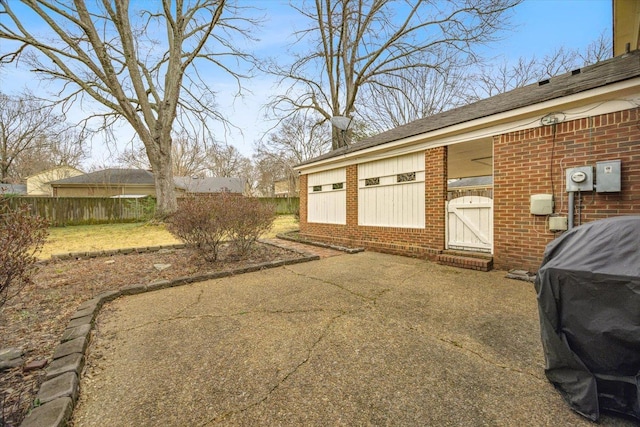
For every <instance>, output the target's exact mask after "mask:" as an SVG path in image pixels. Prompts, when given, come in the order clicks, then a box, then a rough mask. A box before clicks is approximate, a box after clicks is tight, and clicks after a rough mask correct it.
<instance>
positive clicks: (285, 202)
mask: <svg viewBox="0 0 640 427" xmlns="http://www.w3.org/2000/svg"><path fill="white" fill-rule="evenodd" d="M259 199H260V201H261V202H264V203H271V204H273V205H275V207H276V214H278V215H292V214H297V213H298V212H299V211H300V198H299V197H259Z"/></svg>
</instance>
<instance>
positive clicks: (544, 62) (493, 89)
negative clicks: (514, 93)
mask: <svg viewBox="0 0 640 427" xmlns="http://www.w3.org/2000/svg"><path fill="white" fill-rule="evenodd" d="M610 46H611V42H610V39H609V38H608V37H606V36H605V35H604V34H601V35H600V36H599V37H598V39H596V40H595V41H594V42H592V43H590V44H589V45H588V46H587V47H586V48H585V49H584V51H582V50H580V49H565V48H563V47H560V48H558V49H555V50H553V51H552V52H551V53H549V54H547V55H545V56H544V57H543V58H542V59H538V58H536V57H535V56H534V57H533V58H530V59H525V58H522V57H521V58H519V59H518V61H517V62H516V63H515V64H513V65H510V64H509V63H508V62H507V61H503V62H502V63H500V64H499V65H497V66H489V67H483V68H481V69H480V72H479V73H477V74H475V75H474V76H473V77H472V80H473V81H474V83H475V84H474V85H473V86H470V89H471V91H470V94H469V96H468V100H469V101H477V100H479V99H483V98H488V97H491V96H494V95H497V94H499V93H504V92H507V91H509V90H512V89H515V88H519V87H522V86H526V85H528V84H531V83H535V82H537V81H541V80H545V79H549V78H552V77H554V76H557V75H559V74H563V73H567V72H569V71H572V70H575V69H577V68H580V67H584V66H587V65H591V64H595V63H596V62H599V61H602V60H604V59H607V58H610V57H611V54H612V50H611V48H610Z"/></svg>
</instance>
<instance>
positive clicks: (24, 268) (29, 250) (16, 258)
mask: <svg viewBox="0 0 640 427" xmlns="http://www.w3.org/2000/svg"><path fill="white" fill-rule="evenodd" d="M0 197H2V196H0ZM47 227H48V222H47V220H46V219H44V218H41V217H39V216H34V215H32V214H31V212H30V208H29V206H28V205H26V204H23V205H21V206H19V207H18V208H15V209H11V208H10V207H9V204H8V203H7V200H6V199H4V198H0V308H1V307H2V306H3V305H4V304H5V303H6V302H7V301H8V300H10V299H11V298H13V297H14V296H16V295H17V294H18V293H19V292H20V291H21V290H22V289H23V288H24V287H25V286H26V285H28V284H30V283H31V274H32V273H33V269H34V264H35V262H36V260H37V259H36V257H35V255H36V254H37V253H38V252H39V251H40V249H42V245H43V244H44V242H45V240H46V239H47V235H48V231H47Z"/></svg>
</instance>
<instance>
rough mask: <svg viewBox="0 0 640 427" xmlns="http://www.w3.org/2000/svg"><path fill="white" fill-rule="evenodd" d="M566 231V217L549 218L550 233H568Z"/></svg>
mask: <svg viewBox="0 0 640 427" xmlns="http://www.w3.org/2000/svg"><path fill="white" fill-rule="evenodd" d="M566 230H567V217H566V216H550V217H549V231H566Z"/></svg>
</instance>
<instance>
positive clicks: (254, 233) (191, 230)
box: [167, 193, 275, 262]
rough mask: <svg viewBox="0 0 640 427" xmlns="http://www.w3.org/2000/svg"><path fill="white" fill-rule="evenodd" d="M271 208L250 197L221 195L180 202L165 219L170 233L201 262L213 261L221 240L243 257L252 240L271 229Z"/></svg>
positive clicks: (190, 198) (272, 213) (273, 214)
mask: <svg viewBox="0 0 640 427" xmlns="http://www.w3.org/2000/svg"><path fill="white" fill-rule="evenodd" d="M274 218H275V207H274V206H273V205H271V204H265V203H262V202H260V200H258V199H256V198H251V197H244V196H241V195H237V194H230V193H221V194H216V195H215V196H212V197H202V196H201V197H189V198H186V199H184V200H181V201H180V203H179V204H178V210H177V211H176V212H175V213H174V214H173V215H172V216H171V217H170V218H169V219H168V220H167V229H168V230H169V232H170V233H171V234H173V235H174V236H176V237H177V238H178V239H180V240H182V241H183V242H185V243H186V244H187V245H189V246H191V247H193V248H195V249H196V250H197V251H198V252H199V253H200V254H201V255H202V256H203V257H204V259H205V260H207V261H209V262H214V261H217V259H218V252H219V250H220V247H221V245H222V244H223V243H224V242H225V240H228V241H229V244H230V245H231V246H232V247H233V249H234V251H235V254H236V255H237V256H239V257H244V256H245V255H246V254H247V253H248V252H249V250H250V249H251V246H252V245H253V244H254V243H255V241H256V240H257V239H258V238H259V237H260V236H261V235H262V234H263V233H265V232H266V231H268V230H269V229H270V228H271V225H272V224H273V220H274Z"/></svg>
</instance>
